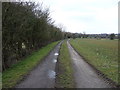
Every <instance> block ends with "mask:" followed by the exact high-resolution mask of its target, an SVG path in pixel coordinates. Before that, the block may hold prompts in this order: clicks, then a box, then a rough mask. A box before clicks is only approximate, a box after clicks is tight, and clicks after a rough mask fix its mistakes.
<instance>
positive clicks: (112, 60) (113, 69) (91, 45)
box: [70, 39, 118, 83]
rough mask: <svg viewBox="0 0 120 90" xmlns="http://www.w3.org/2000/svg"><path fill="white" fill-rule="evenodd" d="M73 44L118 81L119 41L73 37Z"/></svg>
mask: <svg viewBox="0 0 120 90" xmlns="http://www.w3.org/2000/svg"><path fill="white" fill-rule="evenodd" d="M70 43H71V45H72V46H73V47H74V48H75V49H76V50H77V52H79V53H80V55H81V56H83V57H84V58H85V59H86V60H87V61H88V62H89V63H91V64H92V65H94V66H95V67H96V68H97V69H98V70H100V71H101V72H103V73H104V74H105V75H107V77H108V78H110V79H112V80H113V81H115V82H116V83H118V41H117V40H96V39H74V40H73V39H72V40H71V41H70Z"/></svg>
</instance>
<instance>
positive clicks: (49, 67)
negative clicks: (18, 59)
mask: <svg viewBox="0 0 120 90" xmlns="http://www.w3.org/2000/svg"><path fill="white" fill-rule="evenodd" d="M61 43H62V42H60V43H59V44H58V45H57V46H56V47H55V48H54V49H53V50H52V51H51V52H50V53H49V55H48V56H47V57H46V58H45V59H44V61H43V62H42V63H40V64H39V65H38V66H37V67H36V68H35V69H34V70H32V71H31V72H30V74H29V75H28V76H27V77H26V78H25V79H24V80H23V81H21V82H20V83H19V84H18V85H16V87H15V88H54V85H55V76H56V72H55V66H56V62H57V57H58V55H59V49H60V45H61Z"/></svg>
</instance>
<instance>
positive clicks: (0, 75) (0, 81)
mask: <svg viewBox="0 0 120 90" xmlns="http://www.w3.org/2000/svg"><path fill="white" fill-rule="evenodd" d="M1 89H2V73H1V72H0V90H1Z"/></svg>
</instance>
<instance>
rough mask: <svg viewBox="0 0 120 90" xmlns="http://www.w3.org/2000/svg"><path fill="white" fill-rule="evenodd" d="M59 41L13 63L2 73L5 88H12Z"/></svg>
mask: <svg viewBox="0 0 120 90" xmlns="http://www.w3.org/2000/svg"><path fill="white" fill-rule="evenodd" d="M57 43H58V42H54V43H51V44H49V45H47V46H45V47H43V48H41V49H40V50H38V51H37V52H33V54H31V56H29V57H27V58H25V59H24V60H22V61H20V62H18V63H17V64H15V65H13V66H12V67H11V68H9V69H8V70H6V71H5V72H3V73H2V86H3V88H12V87H14V86H15V85H16V83H17V82H18V81H20V80H21V79H22V78H23V76H25V75H26V74H27V73H28V72H29V71H30V70H32V69H33V67H35V66H36V65H37V64H38V63H39V62H40V61H41V60H42V59H43V58H44V57H45V56H46V55H47V54H48V53H49V52H50V50H52V48H53V47H54V46H55V45H56V44H57Z"/></svg>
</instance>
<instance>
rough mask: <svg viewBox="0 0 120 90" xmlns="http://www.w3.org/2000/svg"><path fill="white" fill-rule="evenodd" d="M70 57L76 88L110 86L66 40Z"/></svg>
mask: <svg viewBox="0 0 120 90" xmlns="http://www.w3.org/2000/svg"><path fill="white" fill-rule="evenodd" d="M67 45H68V48H69V52H70V55H71V58H72V64H73V70H74V78H75V83H76V88H111V86H110V85H109V84H107V83H105V81H104V80H103V78H101V77H100V76H98V75H97V73H96V72H95V71H94V70H93V68H92V67H91V66H90V65H89V64H88V63H86V62H85V61H84V60H83V59H82V58H81V56H80V55H79V54H78V53H77V52H76V51H75V50H74V49H73V48H72V46H71V45H70V44H69V42H68V41H67Z"/></svg>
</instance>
